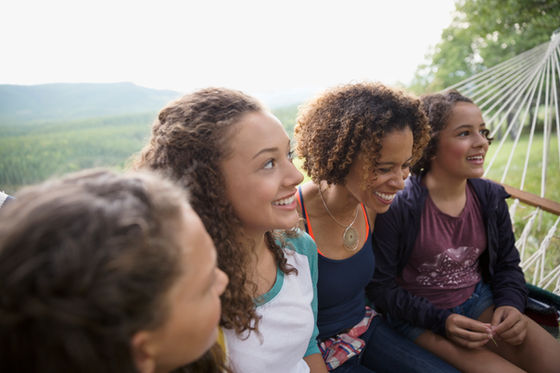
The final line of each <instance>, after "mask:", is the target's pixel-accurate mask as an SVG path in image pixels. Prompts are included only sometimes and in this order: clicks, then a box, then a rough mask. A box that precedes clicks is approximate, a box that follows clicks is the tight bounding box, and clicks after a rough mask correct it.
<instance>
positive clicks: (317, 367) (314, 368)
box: [303, 354, 328, 373]
mask: <svg viewBox="0 0 560 373" xmlns="http://www.w3.org/2000/svg"><path fill="white" fill-rule="evenodd" d="M303 360H305V362H306V363H307V365H309V369H310V370H311V373H327V372H328V370H327V366H326V365H325V362H324V361H323V357H322V356H321V354H311V355H307V356H306V357H304V358H303Z"/></svg>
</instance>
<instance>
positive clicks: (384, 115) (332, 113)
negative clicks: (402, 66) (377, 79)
mask: <svg viewBox="0 0 560 373" xmlns="http://www.w3.org/2000/svg"><path fill="white" fill-rule="evenodd" d="M407 127H408V128H410V130H411V131H412V135H413V138H414V145H413V149H412V158H413V159H412V161H413V162H414V161H415V160H417V159H418V158H419V157H420V155H421V152H422V149H423V147H424V146H425V144H426V143H427V142H428V140H429V135H428V134H429V125H428V120H427V118H426V115H425V114H424V112H423V111H422V110H421V109H420V101H419V100H418V99H416V98H414V97H412V96H409V95H407V94H405V93H404V92H402V91H398V90H395V89H392V88H388V87H386V86H384V85H383V84H380V83H370V82H364V83H356V84H347V85H342V86H338V87H335V88H332V89H330V90H327V91H326V92H324V93H323V94H321V95H319V96H318V97H317V98H315V99H313V100H311V101H310V102H308V103H307V104H305V105H304V106H302V107H300V110H299V113H298V117H297V123H296V127H295V131H294V134H295V136H294V137H295V139H296V141H297V147H296V149H297V152H298V155H299V156H300V157H302V158H303V161H304V162H303V169H304V170H305V171H306V172H307V173H308V175H309V176H310V177H311V179H312V180H313V181H314V182H315V183H318V182H320V181H321V180H325V181H326V182H327V183H329V184H342V183H344V179H345V178H346V175H347V174H348V172H349V170H350V167H351V165H352V163H353V162H354V160H355V159H356V157H357V156H358V155H360V156H361V157H363V159H364V160H365V163H366V166H365V167H366V168H367V169H366V170H364V171H365V172H364V182H365V180H366V179H367V178H368V175H371V172H374V173H375V170H376V165H377V161H378V159H379V153H380V151H381V147H382V140H383V137H384V136H385V135H386V134H388V133H390V132H392V131H395V130H402V129H404V128H407Z"/></svg>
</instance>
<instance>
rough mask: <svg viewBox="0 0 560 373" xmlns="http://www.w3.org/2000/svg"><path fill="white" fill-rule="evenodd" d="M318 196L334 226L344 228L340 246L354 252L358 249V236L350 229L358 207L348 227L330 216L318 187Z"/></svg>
mask: <svg viewBox="0 0 560 373" xmlns="http://www.w3.org/2000/svg"><path fill="white" fill-rule="evenodd" d="M319 195H320V196H321V201H323V206H324V207H325V210H327V213H328V214H329V216H330V217H331V219H332V220H333V221H334V222H335V223H336V224H338V225H340V226H341V227H342V228H344V233H342V246H344V248H345V249H346V250H348V251H350V252H354V251H356V250H357V249H358V244H359V242H360V234H359V233H358V231H357V230H356V229H354V228H353V227H352V225H354V223H355V222H356V218H357V217H358V212H359V211H360V208H359V206H358V208H357V209H356V215H354V219H352V222H351V223H350V224H349V225H344V224H342V223H341V222H339V221H338V220H336V218H335V217H334V216H333V214H331V211H330V210H329V208H328V207H327V203H326V202H325V198H324V197H323V192H322V191H321V187H320V186H319Z"/></svg>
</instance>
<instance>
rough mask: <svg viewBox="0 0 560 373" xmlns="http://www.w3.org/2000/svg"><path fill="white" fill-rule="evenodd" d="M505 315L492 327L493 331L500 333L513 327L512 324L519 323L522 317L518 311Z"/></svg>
mask: <svg viewBox="0 0 560 373" xmlns="http://www.w3.org/2000/svg"><path fill="white" fill-rule="evenodd" d="M505 316H506V317H505V318H504V319H503V320H502V321H501V322H500V323H499V324H498V325H495V326H494V327H493V331H494V333H496V334H498V335H500V336H501V335H502V334H503V333H505V332H507V331H508V330H511V329H512V328H514V326H515V325H516V324H517V323H519V322H520V321H521V319H522V317H523V315H521V314H520V313H509V314H506V315H505Z"/></svg>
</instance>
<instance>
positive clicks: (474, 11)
mask: <svg viewBox="0 0 560 373" xmlns="http://www.w3.org/2000/svg"><path fill="white" fill-rule="evenodd" d="M558 27H560V0H507V1H503V0H459V1H457V3H456V14H455V17H454V19H453V21H452V23H451V25H450V26H449V27H447V28H446V29H445V30H444V31H443V32H442V38H441V41H440V42H439V43H438V44H437V45H436V47H435V49H434V50H433V51H432V52H431V53H430V54H429V55H428V57H427V58H428V60H429V62H428V63H426V64H423V65H420V66H419V67H418V68H417V70H416V74H415V77H414V79H413V81H412V83H411V85H410V87H409V88H410V89H411V90H412V91H414V92H415V93H417V94H421V93H424V92H435V91H439V90H442V89H444V88H445V87H449V86H451V85H453V84H455V83H457V82H459V81H461V80H463V79H466V78H468V77H469V76H471V75H473V74H475V73H477V72H479V71H482V70H483V69H486V68H488V67H491V66H494V65H496V64H497V63H499V62H503V61H505V60H507V59H509V58H511V57H514V56H516V55H518V54H519V53H521V52H524V51H526V50H529V49H531V48H533V47H536V46H537V45H539V44H542V43H544V42H546V41H548V40H550V36H551V35H552V33H553V32H554V30H556V29H557V28H558Z"/></svg>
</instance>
